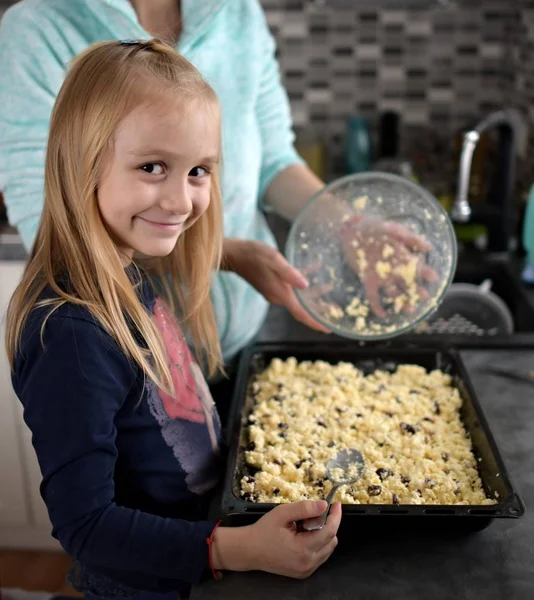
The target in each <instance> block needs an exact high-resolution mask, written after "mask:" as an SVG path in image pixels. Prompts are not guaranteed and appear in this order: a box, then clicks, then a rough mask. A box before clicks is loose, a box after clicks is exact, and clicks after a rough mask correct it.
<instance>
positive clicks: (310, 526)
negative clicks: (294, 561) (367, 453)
mask: <svg viewBox="0 0 534 600" xmlns="http://www.w3.org/2000/svg"><path fill="white" fill-rule="evenodd" d="M354 467H356V469H357V470H356V473H353V472H352V473H351V469H352V471H353V470H354ZM339 469H341V470H342V472H343V476H342V477H341V478H336V471H337V470H339ZM364 471H365V460H364V458H363V456H362V454H361V452H358V450H354V449H351V448H349V449H346V450H341V452H338V454H337V456H336V458H332V459H330V460H329V461H328V462H327V463H326V476H327V478H328V479H330V481H331V482H332V483H333V486H332V489H331V490H330V493H329V494H328V496H327V497H326V502H327V507H326V510H325V511H324V513H323V514H322V515H321V516H319V517H316V518H315V519H308V520H307V521H305V522H304V523H303V524H302V529H304V530H305V531H317V530H318V529H322V528H323V527H324V524H325V522H326V518H327V517H328V512H329V511H330V505H331V504H332V500H333V499H334V496H335V495H336V492H337V491H338V489H339V488H340V487H341V486H342V485H348V484H349V483H355V482H356V481H358V479H360V477H361V476H362V475H363V473H364Z"/></svg>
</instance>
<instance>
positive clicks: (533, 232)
mask: <svg viewBox="0 0 534 600" xmlns="http://www.w3.org/2000/svg"><path fill="white" fill-rule="evenodd" d="M523 246H524V247H525V249H526V251H527V261H526V265H525V268H524V270H523V273H522V275H521V278H522V279H523V281H524V282H525V283H528V284H530V285H534V185H533V186H532V187H531V188H530V194H529V197H528V202H527V208H526V211H525V220H524V221H523Z"/></svg>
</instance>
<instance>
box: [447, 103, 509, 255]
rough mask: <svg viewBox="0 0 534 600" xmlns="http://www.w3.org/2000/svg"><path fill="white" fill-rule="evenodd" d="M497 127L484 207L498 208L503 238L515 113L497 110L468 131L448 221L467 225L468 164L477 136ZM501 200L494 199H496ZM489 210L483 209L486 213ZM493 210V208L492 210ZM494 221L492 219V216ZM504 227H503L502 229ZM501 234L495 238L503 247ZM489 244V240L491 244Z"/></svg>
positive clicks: (468, 216)
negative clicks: (491, 175)
mask: <svg viewBox="0 0 534 600" xmlns="http://www.w3.org/2000/svg"><path fill="white" fill-rule="evenodd" d="M494 127H498V128H499V130H500V135H501V138H500V140H499V156H498V158H497V164H496V167H495V175H494V182H492V186H490V188H494V189H490V193H489V198H493V201H492V202H490V201H489V198H488V202H487V204H494V205H500V207H501V209H502V214H501V215H499V214H498V215H497V221H496V222H497V223H499V222H500V227H501V228H503V227H504V231H505V232H506V235H507V236H508V235H509V231H508V228H509V225H510V224H509V223H508V220H509V218H510V217H509V215H510V212H511V211H509V210H508V209H509V207H508V204H509V202H510V194H511V191H512V187H513V176H514V160H515V140H516V139H517V128H518V116H517V112H516V111H514V110H512V109H508V110H499V111H496V112H494V113H491V114H489V115H488V116H487V117H486V118H485V119H483V120H482V121H481V122H480V123H479V124H478V125H477V126H476V127H474V128H473V129H471V130H470V131H467V132H466V133H465V134H464V137H463V144H462V152H461V155H460V166H459V172H458V187H457V193H456V200H455V203H454V205H453V207H452V210H451V217H452V219H453V220H454V221H456V222H458V223H466V222H467V221H469V220H471V218H472V216H473V211H472V209H471V206H470V204H469V199H468V193H469V181H470V176H471V163H472V160H473V154H474V152H475V149H476V146H477V143H478V141H479V139H480V135H481V134H482V133H484V132H485V131H487V130H489V129H492V128H494ZM497 194H498V195H499V196H500V197H497V198H496V195H497ZM488 208H489V207H488V206H486V209H488ZM494 208H495V206H494ZM494 218H495V216H494ZM503 224H504V225H503ZM502 236H503V234H502V232H500V234H499V235H498V236H497V237H498V241H497V242H496V243H497V244H498V245H502ZM491 241H492V240H491ZM506 250H507V248H499V250H498V251H501V252H502V251H506Z"/></svg>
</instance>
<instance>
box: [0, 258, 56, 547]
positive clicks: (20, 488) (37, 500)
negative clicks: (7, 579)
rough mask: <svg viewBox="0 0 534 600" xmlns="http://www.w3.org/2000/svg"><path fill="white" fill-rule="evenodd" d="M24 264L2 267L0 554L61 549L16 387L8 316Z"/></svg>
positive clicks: (0, 299)
mask: <svg viewBox="0 0 534 600" xmlns="http://www.w3.org/2000/svg"><path fill="white" fill-rule="evenodd" d="M23 269H24V263H22V262H17V261H6V262H2V261H0V548H36V549H37V548H43V549H46V548H50V549H55V548H58V543H57V541H56V540H54V539H53V538H52V536H51V535H50V531H51V525H50V522H49V520H48V515H47V512H46V508H45V506H44V503H43V501H42V499H41V496H40V494H39V484H40V482H41V473H40V471H39V466H38V463H37V458H36V456H35V452H34V450H33V447H32V444H31V433H30V431H29V430H28V428H27V427H26V425H25V423H24V421H23V419H22V408H21V405H20V402H19V401H18V399H17V398H16V396H15V393H14V392H13V389H12V387H11V375H10V369H9V363H8V360H7V356H6V351H5V343H4V340H5V313H6V309H7V305H8V302H9V299H10V298H11V295H12V293H13V291H14V289H15V287H16V285H17V283H18V282H19V279H20V277H21V275H22V271H23Z"/></svg>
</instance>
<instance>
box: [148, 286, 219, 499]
mask: <svg viewBox="0 0 534 600" xmlns="http://www.w3.org/2000/svg"><path fill="white" fill-rule="evenodd" d="M154 319H155V324H156V328H157V329H158V331H159V333H160V335H161V337H162V340H163V343H164V346H165V349H166V351H167V357H168V361H169V369H170V372H171V376H172V380H173V383H174V389H175V397H173V396H170V395H169V394H167V393H166V392H164V391H163V390H160V389H158V388H156V386H155V385H151V386H149V390H148V401H149V406H150V410H151V412H152V414H153V415H154V417H155V418H156V420H157V421H158V423H159V425H160V427H161V431H162V435H163V438H164V440H165V442H166V443H167V445H168V446H169V447H170V448H172V450H173V454H174V456H175V458H176V459H177V460H178V462H179V463H180V465H181V467H182V468H183V469H184V471H185V472H186V473H187V474H188V475H187V477H186V483H187V486H188V488H189V490H191V491H192V492H195V493H197V494H202V493H204V492H205V491H207V490H209V489H211V488H212V487H213V486H214V485H215V483H216V482H217V479H218V473H217V469H216V468H214V465H215V464H216V461H217V458H218V456H219V441H218V431H219V430H220V424H219V418H218V415H217V411H216V409H215V405H214V403H213V399H212V397H211V394H210V391H209V388H208V385H207V383H206V380H205V379H204V376H203V374H202V371H201V370H200V367H199V366H198V365H197V363H196V362H195V360H194V358H193V356H192V354H191V351H190V350H189V347H188V345H187V342H186V340H185V337H184V335H183V333H182V330H181V328H180V326H179V325H178V323H177V322H176V319H175V317H174V315H173V313H172V311H171V310H170V308H169V307H168V306H167V304H166V303H165V302H164V301H163V300H161V299H160V298H158V299H157V300H156V303H155V306H154ZM192 424H197V426H199V425H200V426H204V427H203V429H204V431H205V432H206V433H207V438H208V439H209V442H208V444H209V446H208V445H207V443H206V442H207V439H206V433H204V434H203V435H199V430H198V429H195V428H194V427H192Z"/></svg>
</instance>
